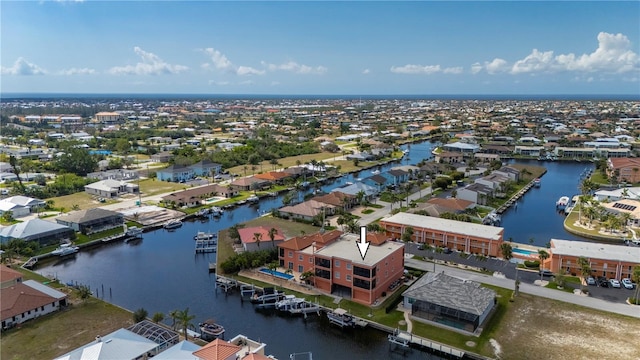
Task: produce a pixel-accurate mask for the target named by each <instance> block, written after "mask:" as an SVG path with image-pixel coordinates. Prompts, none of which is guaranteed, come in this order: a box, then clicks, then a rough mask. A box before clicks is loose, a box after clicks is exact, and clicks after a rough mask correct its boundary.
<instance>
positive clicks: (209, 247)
mask: <svg viewBox="0 0 640 360" xmlns="http://www.w3.org/2000/svg"><path fill="white" fill-rule="evenodd" d="M217 250H218V241H217V240H216V239H207V240H196V254H198V253H212V252H216V251H217Z"/></svg>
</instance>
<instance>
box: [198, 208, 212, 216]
mask: <svg viewBox="0 0 640 360" xmlns="http://www.w3.org/2000/svg"><path fill="white" fill-rule="evenodd" d="M207 215H209V209H200V210H198V211H197V212H196V213H195V216H207Z"/></svg>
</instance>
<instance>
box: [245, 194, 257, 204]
mask: <svg viewBox="0 0 640 360" xmlns="http://www.w3.org/2000/svg"><path fill="white" fill-rule="evenodd" d="M247 201H248V202H250V203H257V202H258V201H260V198H259V197H257V196H255V195H251V196H249V197H248V198H247Z"/></svg>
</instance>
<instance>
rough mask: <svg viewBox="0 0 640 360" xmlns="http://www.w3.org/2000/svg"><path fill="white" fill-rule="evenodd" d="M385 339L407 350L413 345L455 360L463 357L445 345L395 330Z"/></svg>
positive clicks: (458, 351) (456, 350)
mask: <svg viewBox="0 0 640 360" xmlns="http://www.w3.org/2000/svg"><path fill="white" fill-rule="evenodd" d="M387 339H388V340H389V342H390V343H392V344H396V345H399V346H401V347H404V348H408V347H409V346H410V345H415V346H422V347H425V348H428V349H430V350H433V351H437V352H439V353H441V354H446V355H448V356H450V357H454V358H457V359H462V358H463V357H464V356H465V352H464V351H462V350H459V349H456V348H453V347H450V346H447V345H445V344H441V343H439V342H436V341H432V340H429V339H425V338H423V337H420V336H416V335H413V334H411V333H408V332H406V331H402V330H399V329H396V330H395V331H394V332H393V333H392V334H389V335H388V336H387Z"/></svg>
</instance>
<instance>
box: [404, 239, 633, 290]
mask: <svg viewBox="0 0 640 360" xmlns="http://www.w3.org/2000/svg"><path fill="white" fill-rule="evenodd" d="M418 248H419V245H418V244H416V243H407V244H406V251H405V252H406V253H408V254H414V255H419V256H423V257H425V258H426V259H428V258H429V257H433V258H434V259H438V260H442V261H449V262H453V263H458V264H463V265H468V266H474V267H478V268H485V269H487V270H488V271H491V272H496V271H498V272H501V273H503V274H504V275H505V277H506V278H508V279H513V280H514V281H515V279H516V275H517V276H518V279H520V281H521V282H523V283H529V284H533V283H534V282H535V281H536V280H540V275H539V273H538V272H537V271H531V270H522V269H520V270H516V264H515V263H511V262H507V261H503V260H501V259H492V258H487V259H486V260H478V259H476V258H475V257H474V256H468V257H466V258H464V257H461V256H460V253H458V252H456V251H453V252H451V253H450V254H445V253H438V252H436V251H434V250H433V249H432V250H419V249H418ZM546 279H547V280H548V279H549V277H546ZM566 286H569V287H574V288H579V285H578V284H572V283H569V284H567V285H566ZM587 288H588V290H589V294H590V296H591V297H594V298H597V299H602V300H607V301H611V302H616V303H623V302H625V301H626V300H627V298H628V297H630V296H633V292H634V290H629V289H625V288H624V287H622V286H621V287H620V288H611V287H606V288H605V287H600V286H597V285H589V286H588V287H587Z"/></svg>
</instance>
